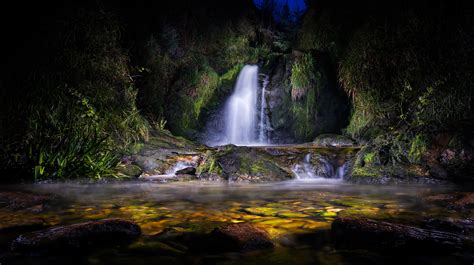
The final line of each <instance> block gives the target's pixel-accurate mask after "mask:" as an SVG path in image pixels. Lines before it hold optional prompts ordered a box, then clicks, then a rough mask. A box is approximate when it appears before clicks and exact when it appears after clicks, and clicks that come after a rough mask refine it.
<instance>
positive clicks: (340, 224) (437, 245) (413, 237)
mask: <svg viewBox="0 0 474 265" xmlns="http://www.w3.org/2000/svg"><path fill="white" fill-rule="evenodd" d="M332 236H333V239H334V241H335V243H336V246H337V247H339V248H348V249H365V248H369V249H376V250H389V249H399V250H400V249H401V250H404V251H407V252H410V251H412V252H423V251H425V252H431V251H440V252H456V251H469V250H472V246H473V245H472V243H473V241H472V240H470V239H469V238H467V237H465V236H462V235H457V234H453V233H448V232H440V231H436V230H427V229H422V228H417V227H412V226H407V225H401V224H393V223H388V222H382V221H375V220H370V219H363V218H360V219H359V218H350V217H349V218H337V219H335V220H334V222H333V223H332Z"/></svg>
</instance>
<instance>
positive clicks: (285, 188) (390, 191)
mask: <svg viewBox="0 0 474 265" xmlns="http://www.w3.org/2000/svg"><path fill="white" fill-rule="evenodd" d="M453 189H454V187H439V186H416V185H409V186H370V185H352V184H347V183H343V182H341V181H337V180H334V181H331V180H313V181H308V180H306V181H304V180H299V181H288V182H280V183H270V184H229V183H213V182H184V183H152V182H118V183H101V184H97V183H96V184H87V183H75V182H68V183H48V184H27V185H15V186H5V187H2V190H9V191H23V192H28V193H35V194H47V195H48V197H49V196H50V197H51V198H53V199H52V202H51V203H49V204H48V206H47V207H44V208H43V209H41V210H39V211H36V212H35V211H33V212H32V211H12V210H8V209H6V208H0V219H1V220H2V225H4V226H5V225H9V224H10V225H11V224H22V223H25V222H27V221H28V220H30V219H41V220H42V222H43V223H44V224H45V225H48V226H54V225H65V224H72V223H77V222H82V221H88V220H98V219H103V218H124V219H128V220H133V221H135V222H136V223H137V224H139V225H140V227H141V229H142V232H143V236H142V238H141V239H140V241H141V242H142V243H143V242H146V241H147V238H148V237H150V236H153V235H157V234H160V233H162V232H163V231H170V230H173V231H179V232H180V233H187V232H189V233H203V234H205V233H209V232H210V231H212V230H213V229H214V228H215V227H218V226H220V225H223V224H228V223H241V222H250V223H252V224H254V225H255V226H257V227H259V228H261V229H264V230H265V231H267V232H268V234H269V235H270V237H271V239H272V240H273V241H274V242H275V243H276V248H275V249H273V250H265V251H257V252H250V253H222V254H220V255H218V254H212V255H210V254H204V253H181V255H171V256H170V255H168V254H165V255H155V254H154V255H143V253H140V252H139V253H135V252H133V251H131V250H130V247H129V248H125V249H123V248H121V249H114V250H113V251H112V250H107V251H106V250H101V251H97V252H93V253H90V254H88V255H87V256H83V257H82V258H81V260H80V261H77V260H76V261H77V262H81V263H82V262H84V263H89V264H130V263H131V262H132V261H133V263H134V264H150V263H157V264H381V263H380V262H383V263H385V264H397V263H398V262H402V261H403V262H404V263H411V262H413V263H418V264H420V263H419V262H420V260H421V261H424V262H425V264H437V263H431V262H435V261H437V260H440V259H441V260H443V259H447V261H449V262H452V261H453V260H451V258H453V259H454V261H455V260H456V258H455V257H449V256H448V257H436V259H433V260H432V261H431V260H430V257H400V256H398V257H397V259H393V257H387V256H383V255H382V256H381V255H379V254H374V253H369V252H360V251H359V252H358V251H355V252H354V251H349V252H348V251H341V250H336V249H334V248H333V247H332V244H331V241H330V239H328V240H320V239H321V238H326V237H327V234H328V233H326V232H327V231H329V229H330V226H331V222H332V221H333V220H334V218H336V217H337V216H338V215H339V216H361V217H368V218H373V219H381V220H387V221H396V222H398V223H407V224H414V225H417V224H419V223H421V222H423V221H424V220H426V219H427V218H443V217H457V216H458V215H459V214H460V213H458V212H456V211H450V210H447V209H445V208H442V207H439V206H437V205H433V204H430V203H428V202H426V201H425V200H424V198H425V197H426V196H429V195H432V194H437V193H440V192H446V191H451V190H453ZM326 239H327V238H326ZM321 242H322V243H321ZM394 254H396V253H394ZM43 259H44V258H39V257H37V258H34V259H33V258H27V257H25V258H23V259H21V260H19V261H18V262H20V263H18V264H42V262H44V264H49V263H48V262H50V261H51V260H50V258H49V259H47V260H43ZM0 262H1V257H0ZM394 262H395V263H394ZM53 263H54V262H53ZM421 264H423V262H422V263H421Z"/></svg>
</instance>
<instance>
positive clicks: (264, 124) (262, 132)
mask: <svg viewBox="0 0 474 265" xmlns="http://www.w3.org/2000/svg"><path fill="white" fill-rule="evenodd" d="M268 83H269V81H268V76H265V78H264V79H263V83H262V95H261V96H260V97H261V99H260V124H259V126H258V131H259V132H258V140H259V142H260V143H262V144H263V143H266V142H267V135H266V134H267V128H268V117H267V115H265V109H266V107H267V102H266V100H265V89H266V88H267V85H268Z"/></svg>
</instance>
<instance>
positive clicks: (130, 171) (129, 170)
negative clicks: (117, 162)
mask: <svg viewBox="0 0 474 265" xmlns="http://www.w3.org/2000/svg"><path fill="white" fill-rule="evenodd" d="M118 173H119V174H121V175H123V176H125V177H132V178H138V177H139V176H140V175H141V174H142V173H143V170H142V169H141V167H139V166H137V165H133V164H123V165H121V166H119V167H118Z"/></svg>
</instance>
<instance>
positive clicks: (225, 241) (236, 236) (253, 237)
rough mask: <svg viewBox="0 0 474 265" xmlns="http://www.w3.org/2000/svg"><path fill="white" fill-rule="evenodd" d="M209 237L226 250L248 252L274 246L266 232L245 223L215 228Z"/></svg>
mask: <svg viewBox="0 0 474 265" xmlns="http://www.w3.org/2000/svg"><path fill="white" fill-rule="evenodd" d="M211 235H212V237H213V239H214V240H216V241H217V242H216V243H218V244H219V246H220V247H221V248H223V249H227V250H239V251H249V250H257V249H267V248H272V247H273V246H274V245H273V243H272V241H271V240H270V238H269V236H268V234H267V232H265V231H264V230H262V229H259V228H257V227H255V226H252V225H251V224H247V223H239V224H230V225H225V226H222V227H219V228H216V229H215V230H214V231H213V232H212V233H211Z"/></svg>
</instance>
